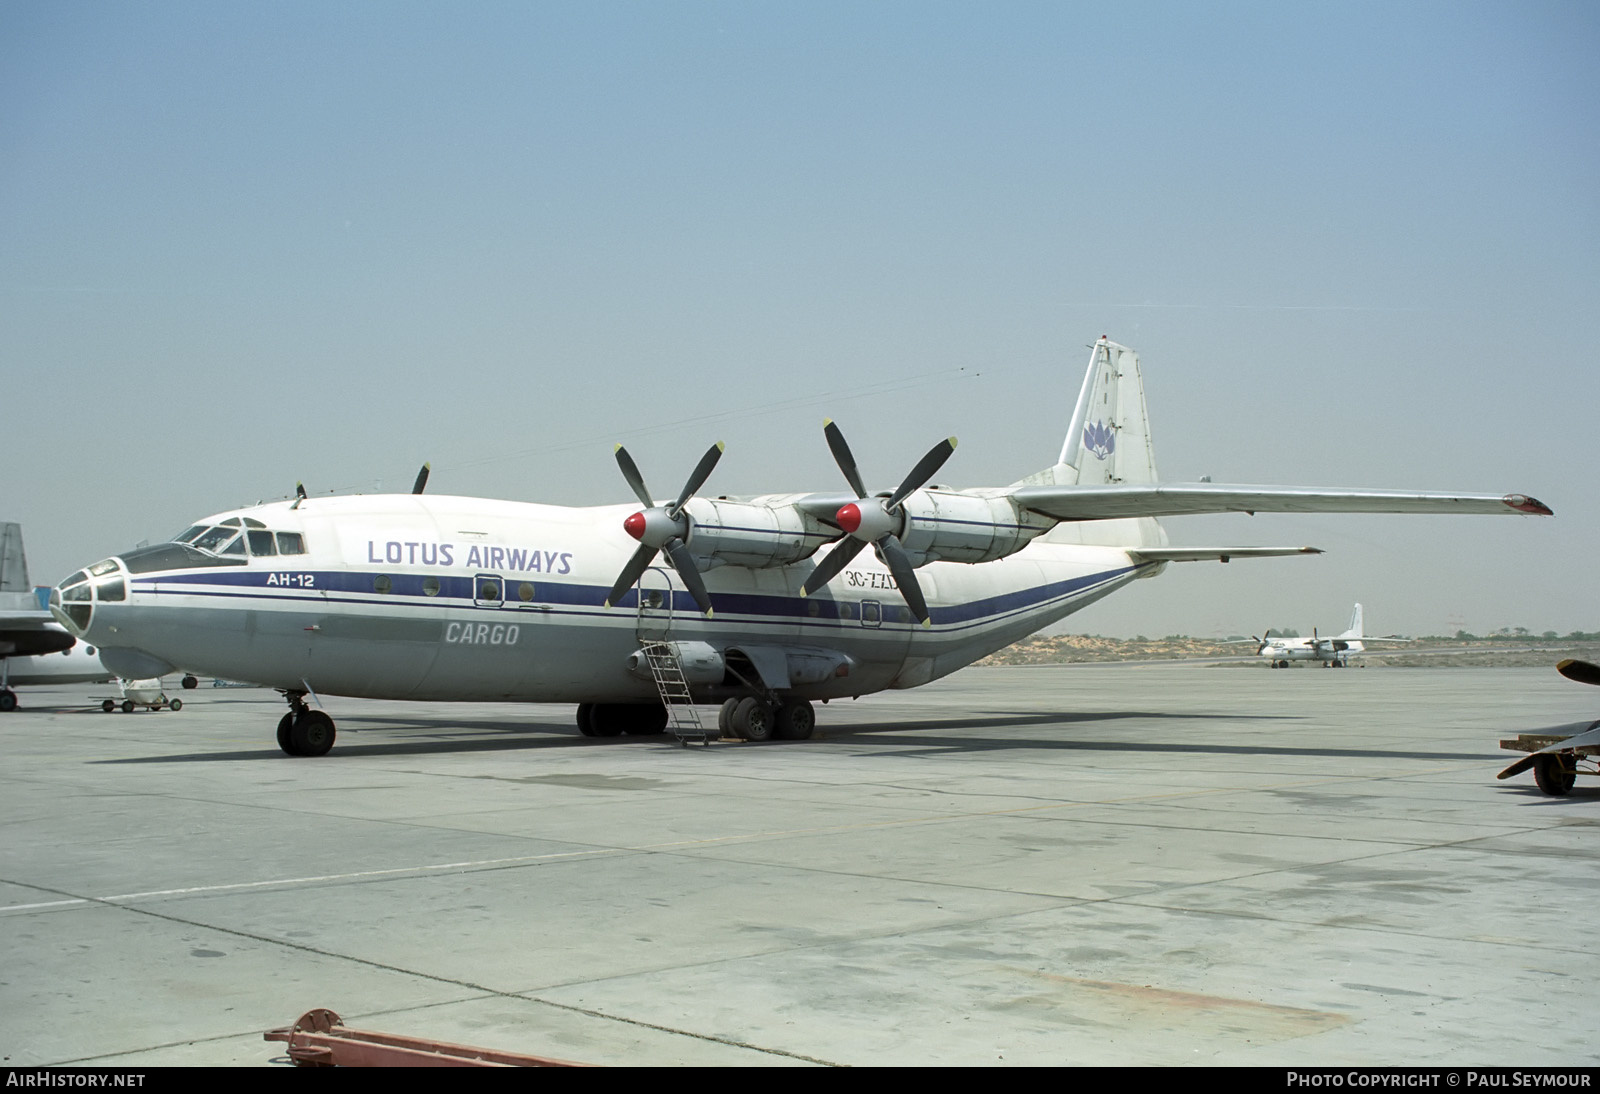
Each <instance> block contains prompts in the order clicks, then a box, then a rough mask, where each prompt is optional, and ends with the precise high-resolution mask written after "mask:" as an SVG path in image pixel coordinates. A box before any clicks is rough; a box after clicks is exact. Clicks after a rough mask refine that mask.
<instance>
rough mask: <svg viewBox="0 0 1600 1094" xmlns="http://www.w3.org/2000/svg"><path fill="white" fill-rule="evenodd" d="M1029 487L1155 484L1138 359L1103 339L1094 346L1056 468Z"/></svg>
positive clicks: (1154, 470)
mask: <svg viewBox="0 0 1600 1094" xmlns="http://www.w3.org/2000/svg"><path fill="white" fill-rule="evenodd" d="M1027 481H1028V482H1035V481H1039V482H1048V483H1054V484H1056V485H1060V486H1072V485H1079V486H1097V485H1102V484H1105V483H1147V482H1155V481H1156V461H1155V454H1154V452H1153V450H1152V449H1151V446H1150V419H1149V415H1148V414H1147V412H1146V411H1145V404H1144V378H1143V376H1142V375H1141V374H1140V371H1139V355H1138V354H1137V353H1135V352H1134V351H1133V350H1131V349H1129V348H1128V347H1127V346H1119V345H1118V344H1117V343H1115V342H1112V341H1110V340H1109V339H1106V338H1102V339H1100V341H1098V342H1096V343H1095V344H1094V346H1093V347H1092V352H1091V354H1090V357H1089V370H1088V372H1086V373H1085V374H1084V377H1083V387H1082V388H1081V389H1080V390H1079V392H1078V403H1077V406H1076V407H1075V408H1074V409H1073V412H1072V420H1071V423H1070V424H1069V425H1068V426H1067V436H1066V440H1065V442H1064V443H1063V444H1062V446H1061V456H1060V458H1059V459H1057V460H1056V465H1055V466H1054V467H1052V468H1049V469H1047V470H1046V471H1043V472H1041V473H1040V474H1038V475H1033V476H1029V478H1028V480H1027Z"/></svg>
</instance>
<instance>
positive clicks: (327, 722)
mask: <svg viewBox="0 0 1600 1094" xmlns="http://www.w3.org/2000/svg"><path fill="white" fill-rule="evenodd" d="M334 736H335V734H334V729H333V719H332V718H330V717H328V716H327V715H326V714H324V713H322V711H320V710H308V711H306V712H305V713H304V714H302V715H300V717H298V718H296V719H295V720H294V725H293V726H291V727H290V729H289V743H290V744H292V745H294V754H295V755H296V756H326V755H327V754H328V750H329V749H330V748H332V747H333V738H334Z"/></svg>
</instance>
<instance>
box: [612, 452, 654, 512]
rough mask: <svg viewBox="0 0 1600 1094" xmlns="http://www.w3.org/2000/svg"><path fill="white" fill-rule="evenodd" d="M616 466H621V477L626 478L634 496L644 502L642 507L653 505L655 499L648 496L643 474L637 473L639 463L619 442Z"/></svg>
mask: <svg viewBox="0 0 1600 1094" xmlns="http://www.w3.org/2000/svg"><path fill="white" fill-rule="evenodd" d="M617 466H618V467H620V468H622V477H623V478H625V479H627V480H628V485H629V486H631V487H632V488H633V493H634V496H635V497H637V498H638V499H639V500H640V501H642V502H644V507H645V508H646V509H648V508H650V507H651V506H653V505H655V501H654V500H653V499H652V498H651V497H650V491H648V490H646V489H645V488H644V476H643V475H641V474H639V465H638V464H636V463H634V462H633V457H632V456H630V455H628V450H627V449H626V448H623V447H622V446H621V445H620V444H619V445H617Z"/></svg>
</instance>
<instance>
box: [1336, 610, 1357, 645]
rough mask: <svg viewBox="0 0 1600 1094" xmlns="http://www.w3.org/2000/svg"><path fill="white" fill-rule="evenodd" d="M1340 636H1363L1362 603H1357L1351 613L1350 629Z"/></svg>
mask: <svg viewBox="0 0 1600 1094" xmlns="http://www.w3.org/2000/svg"><path fill="white" fill-rule="evenodd" d="M1339 637H1340V638H1360V637H1361V605H1360V604H1357V605H1356V610H1355V611H1353V612H1351V613H1350V629H1349V630H1347V631H1345V632H1344V633H1343V634H1341V635H1340V636H1339Z"/></svg>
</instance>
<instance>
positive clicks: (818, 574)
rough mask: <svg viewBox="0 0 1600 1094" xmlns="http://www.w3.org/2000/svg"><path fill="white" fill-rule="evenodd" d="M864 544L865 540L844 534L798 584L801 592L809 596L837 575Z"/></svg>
mask: <svg viewBox="0 0 1600 1094" xmlns="http://www.w3.org/2000/svg"><path fill="white" fill-rule="evenodd" d="M866 545H867V544H866V541H865V540H860V539H856V538H855V537H853V536H846V537H845V538H844V539H842V540H840V541H839V545H838V546H837V547H835V548H834V549H833V550H832V551H829V552H828V557H827V558H825V559H823V560H822V561H821V562H820V563H818V564H817V568H816V569H815V570H812V571H811V573H810V574H809V575H808V576H807V577H806V582H805V584H804V585H802V586H800V592H801V594H802V595H804V596H810V595H811V594H812V593H814V592H816V591H817V590H818V589H820V588H822V587H823V586H824V585H826V584H827V583H828V582H830V581H832V580H833V579H834V578H836V577H838V576H839V571H840V570H843V569H844V568H845V567H846V566H848V565H850V560H851V559H853V558H855V557H856V555H858V554H859V553H860V552H861V548H863V547H865V546H866Z"/></svg>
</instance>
